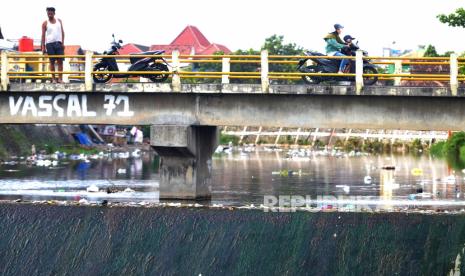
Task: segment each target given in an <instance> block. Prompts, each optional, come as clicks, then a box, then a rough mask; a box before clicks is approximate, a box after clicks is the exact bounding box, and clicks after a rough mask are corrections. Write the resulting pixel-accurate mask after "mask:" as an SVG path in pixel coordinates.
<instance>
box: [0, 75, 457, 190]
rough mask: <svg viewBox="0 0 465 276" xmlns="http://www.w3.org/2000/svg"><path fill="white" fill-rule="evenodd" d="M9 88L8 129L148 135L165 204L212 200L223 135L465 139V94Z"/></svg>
mask: <svg viewBox="0 0 465 276" xmlns="http://www.w3.org/2000/svg"><path fill="white" fill-rule="evenodd" d="M83 91H85V88H84V85H83V84H58V85H57V84H36V83H29V84H14V83H13V84H11V85H10V89H9V91H6V92H2V93H0V118H1V119H0V120H1V121H0V123H2V124H36V123H40V124H44V123H45V124H48V123H51V124H130V125H151V126H152V136H151V144H152V146H153V148H154V149H155V150H156V151H157V153H158V154H159V155H160V156H161V164H160V166H161V167H160V173H161V181H160V197H161V198H184V199H198V198H208V197H209V196H210V187H211V183H210V171H211V155H212V153H213V151H214V150H215V148H216V145H217V141H218V131H217V126H238V125H248V126H265V127H267V126H269V127H280V126H285V127H307V128H308V127H316V128H360V129H368V128H369V129H408V130H463V129H465V120H464V119H465V108H464V106H465V89H464V88H459V89H458V91H456V93H455V92H454V94H456V96H452V91H451V90H450V88H449V87H445V88H432V87H399V86H397V87H382V86H372V87H365V89H364V90H363V91H362V93H361V94H359V95H357V93H356V91H355V88H354V87H351V86H298V85H276V86H273V85H271V86H270V93H262V92H261V85H233V84H214V85H187V84H183V85H182V91H184V92H177V93H167V92H172V88H171V85H170V84H143V83H138V84H111V85H101V86H99V85H95V86H94V91H93V92H83Z"/></svg>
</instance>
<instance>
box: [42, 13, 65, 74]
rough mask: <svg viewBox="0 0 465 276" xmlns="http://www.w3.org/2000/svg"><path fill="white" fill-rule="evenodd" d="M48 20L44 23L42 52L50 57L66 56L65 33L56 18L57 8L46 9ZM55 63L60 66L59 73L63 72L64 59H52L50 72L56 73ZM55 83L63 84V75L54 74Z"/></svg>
mask: <svg viewBox="0 0 465 276" xmlns="http://www.w3.org/2000/svg"><path fill="white" fill-rule="evenodd" d="M46 11H47V17H48V20H46V21H44V23H42V43H41V46H42V52H43V53H44V54H45V53H47V54H48V55H64V54H65V44H64V41H65V31H64V29H63V22H61V19H58V18H55V8H53V7H48V8H47V9H46ZM55 61H56V63H57V65H58V71H59V72H63V58H56V57H51V58H50V71H52V72H55ZM52 82H53V83H56V82H58V83H62V82H63V81H62V74H58V77H57V78H55V74H52Z"/></svg>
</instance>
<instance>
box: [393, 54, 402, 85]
mask: <svg viewBox="0 0 465 276" xmlns="http://www.w3.org/2000/svg"><path fill="white" fill-rule="evenodd" d="M394 74H396V75H398V74H402V60H396V61H394ZM401 81H402V77H394V85H395V86H399V85H400V83H401Z"/></svg>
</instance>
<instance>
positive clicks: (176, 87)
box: [171, 50, 181, 92]
mask: <svg viewBox="0 0 465 276" xmlns="http://www.w3.org/2000/svg"><path fill="white" fill-rule="evenodd" d="M179 65H180V63H179V51H178V50H174V51H173V53H171V66H172V68H173V77H172V79H171V85H172V87H173V92H181V76H179Z"/></svg>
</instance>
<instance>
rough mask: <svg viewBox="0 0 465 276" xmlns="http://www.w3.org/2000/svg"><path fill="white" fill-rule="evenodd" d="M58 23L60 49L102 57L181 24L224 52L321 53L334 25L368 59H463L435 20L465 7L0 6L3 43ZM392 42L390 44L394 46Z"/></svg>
mask: <svg viewBox="0 0 465 276" xmlns="http://www.w3.org/2000/svg"><path fill="white" fill-rule="evenodd" d="M47 6H54V7H55V8H56V17H58V18H60V19H62V21H63V26H64V29H65V44H67V45H81V46H82V48H84V49H89V50H94V51H103V50H106V49H107V48H108V47H109V43H110V42H111V34H112V33H114V34H115V35H116V36H117V38H118V39H122V40H123V41H124V42H125V43H126V42H132V43H138V44H143V45H147V46H150V45H152V44H169V43H170V42H171V41H172V40H173V39H174V38H175V37H176V36H177V35H178V34H179V33H180V32H181V31H182V30H183V29H184V28H185V27H186V26H187V25H193V26H196V27H198V28H199V29H200V30H201V31H202V33H203V34H204V35H205V36H206V37H207V39H208V40H209V41H210V42H215V43H219V44H223V45H225V46H227V47H228V48H229V49H231V50H233V51H234V50H237V49H249V48H254V49H259V48H260V47H261V46H262V45H263V43H264V40H265V38H267V37H270V36H271V35H273V34H277V35H283V36H284V40H285V43H296V44H297V45H299V46H301V47H303V48H305V49H312V50H317V51H322V52H323V51H324V46H325V43H324V40H323V39H322V38H323V37H324V36H325V35H326V34H327V33H328V32H331V31H333V25H334V24H335V23H339V24H342V25H343V26H344V27H345V28H344V32H343V34H342V36H343V35H346V34H350V35H352V36H354V37H356V38H357V39H358V40H359V46H360V47H361V48H362V49H364V50H367V51H368V52H369V53H370V55H381V54H382V49H383V47H393V48H396V49H401V50H404V49H417V47H418V45H428V44H433V45H435V46H436V49H437V50H438V52H440V53H442V52H445V51H448V50H452V51H456V52H458V53H462V52H465V43H464V42H465V28H453V27H449V26H447V25H446V24H442V23H440V22H439V20H438V19H437V18H436V15H438V14H441V13H447V14H449V13H452V12H453V11H455V10H456V9H457V8H459V7H465V0H384V1H379V0H363V1H362V0H352V1H347V0H331V1H320V0H287V1H283V0H234V1H232V0H231V1H223V0H195V1H193V0H175V1H156V0H152V1H142V0H130V1H109V0H79V1H70V0H15V1H13V0H2V4H1V7H0V27H1V29H2V32H3V35H4V36H5V37H6V38H10V39H17V38H20V37H21V36H23V35H26V36H29V37H33V38H35V39H40V35H41V28H40V27H41V24H42V22H43V21H44V20H46V12H45V8H46V7H47ZM394 42H395V43H394Z"/></svg>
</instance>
